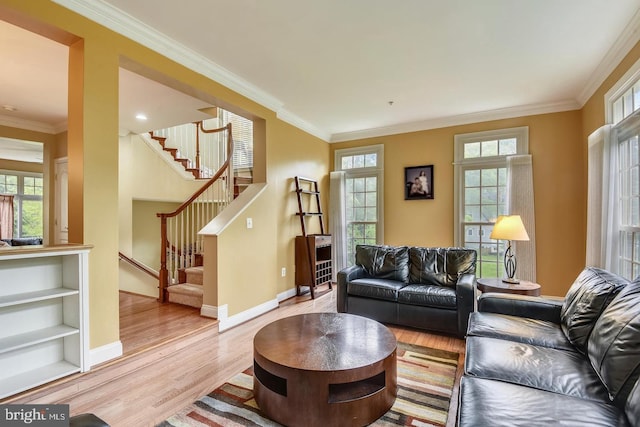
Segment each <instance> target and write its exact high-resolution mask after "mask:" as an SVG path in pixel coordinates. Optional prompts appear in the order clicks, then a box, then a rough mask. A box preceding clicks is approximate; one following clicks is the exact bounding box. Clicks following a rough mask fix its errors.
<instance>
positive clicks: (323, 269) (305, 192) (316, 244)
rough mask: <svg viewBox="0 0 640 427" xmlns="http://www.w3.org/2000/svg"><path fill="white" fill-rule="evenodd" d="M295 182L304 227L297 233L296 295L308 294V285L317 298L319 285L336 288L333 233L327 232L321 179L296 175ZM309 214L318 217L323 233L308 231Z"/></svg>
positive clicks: (297, 213)
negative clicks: (334, 281)
mask: <svg viewBox="0 0 640 427" xmlns="http://www.w3.org/2000/svg"><path fill="white" fill-rule="evenodd" d="M295 183H296V197H297V199H298V212H296V215H298V216H299V217H300V226H301V227H302V235H301V236H296V247H295V258H296V260H295V261H296V294H297V295H303V294H304V293H306V292H305V289H304V287H308V288H309V292H310V293H311V298H315V297H316V293H315V290H316V288H317V287H318V286H320V285H323V284H325V283H326V284H328V287H329V290H331V289H333V287H332V283H331V280H332V276H333V264H332V263H333V262H332V242H331V235H330V234H326V233H325V228H324V220H323V213H322V204H321V203H320V188H319V187H318V181H316V180H313V179H309V178H303V177H300V176H296V177H295ZM314 200H315V202H314ZM314 205H315V207H314ZM309 217H311V218H313V217H317V218H318V221H319V222H320V234H308V233H307V223H306V219H307V218H309Z"/></svg>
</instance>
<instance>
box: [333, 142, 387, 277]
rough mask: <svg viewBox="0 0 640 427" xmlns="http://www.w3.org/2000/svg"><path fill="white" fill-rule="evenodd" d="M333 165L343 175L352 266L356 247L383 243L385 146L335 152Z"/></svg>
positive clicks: (349, 261)
mask: <svg viewBox="0 0 640 427" xmlns="http://www.w3.org/2000/svg"><path fill="white" fill-rule="evenodd" d="M335 165H336V167H335V168H336V170H341V171H344V172H345V206H346V215H345V217H346V241H347V242H346V243H347V244H346V247H347V263H348V265H352V264H353V263H354V262H355V249H356V245H360V244H372V245H373V244H380V243H382V241H383V226H382V225H383V223H384V221H383V202H382V194H383V188H384V186H383V172H384V146H382V145H375V146H368V147H358V148H347V149H343V150H336V152H335Z"/></svg>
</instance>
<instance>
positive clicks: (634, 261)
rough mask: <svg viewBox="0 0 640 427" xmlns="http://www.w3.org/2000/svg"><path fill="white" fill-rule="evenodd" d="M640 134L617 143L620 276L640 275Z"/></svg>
mask: <svg viewBox="0 0 640 427" xmlns="http://www.w3.org/2000/svg"><path fill="white" fill-rule="evenodd" d="M639 133H640V132H639V130H638V129H635V130H634V131H633V132H631V135H630V136H623V137H622V138H620V139H619V140H618V161H619V163H618V182H619V188H620V193H619V198H618V203H619V206H618V210H619V212H620V215H619V221H620V223H619V236H620V241H619V273H620V275H622V276H624V277H626V278H628V279H633V278H634V277H637V276H638V275H640V173H639V171H640V160H639V150H638V138H639V135H638V134H639Z"/></svg>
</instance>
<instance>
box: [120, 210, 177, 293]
mask: <svg viewBox="0 0 640 427" xmlns="http://www.w3.org/2000/svg"><path fill="white" fill-rule="evenodd" d="M132 205H133V209H132V210H133V218H132V228H133V231H132V242H133V248H132V252H131V254H132V256H133V258H134V259H136V260H137V261H140V262H141V263H143V264H145V265H147V266H149V267H151V268H153V269H154V270H159V269H160V242H161V239H160V218H158V217H157V216H156V213H158V212H173V211H174V210H175V209H176V208H177V207H178V206H180V204H179V203H172V202H154V201H146V200H133V201H132ZM157 285H158V284H157V283H156V286H157ZM121 289H122V287H121ZM124 290H127V289H124ZM156 293H157V292H156Z"/></svg>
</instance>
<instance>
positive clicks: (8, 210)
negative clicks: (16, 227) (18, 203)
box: [0, 194, 13, 239]
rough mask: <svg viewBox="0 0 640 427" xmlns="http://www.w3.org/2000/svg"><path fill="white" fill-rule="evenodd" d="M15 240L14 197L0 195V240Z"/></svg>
mask: <svg viewBox="0 0 640 427" xmlns="http://www.w3.org/2000/svg"><path fill="white" fill-rule="evenodd" d="M12 238H13V196H9V195H2V194H0V239H12Z"/></svg>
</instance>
